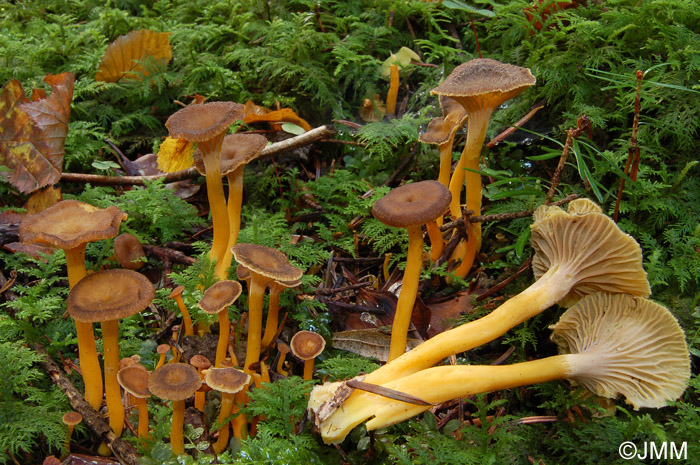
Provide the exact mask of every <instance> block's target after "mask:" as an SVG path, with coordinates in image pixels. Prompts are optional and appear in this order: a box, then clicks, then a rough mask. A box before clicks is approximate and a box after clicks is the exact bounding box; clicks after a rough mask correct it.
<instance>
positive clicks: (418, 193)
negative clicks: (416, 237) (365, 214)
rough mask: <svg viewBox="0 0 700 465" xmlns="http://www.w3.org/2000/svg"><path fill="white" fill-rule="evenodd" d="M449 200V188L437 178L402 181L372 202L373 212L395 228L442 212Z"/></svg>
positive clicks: (421, 222)
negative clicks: (432, 179)
mask: <svg viewBox="0 0 700 465" xmlns="http://www.w3.org/2000/svg"><path fill="white" fill-rule="evenodd" d="M451 200H452V194H450V190H449V189H448V188H447V187H445V186H443V185H442V184H441V183H439V182H438V181H420V182H414V183H411V184H404V185H403V186H401V187H397V188H396V189H393V190H392V191H391V192H389V193H388V194H387V195H385V196H384V197H382V198H381V199H379V200H377V201H376V202H374V205H373V206H372V214H373V215H374V216H375V218H377V219H378V220H379V221H381V222H382V223H384V224H386V225H389V226H394V227H396V228H406V227H408V226H417V225H421V224H425V223H429V222H430V221H433V220H435V219H436V218H438V217H439V216H440V215H442V214H443V213H444V212H445V210H446V209H447V207H448V206H449V205H450V201H451Z"/></svg>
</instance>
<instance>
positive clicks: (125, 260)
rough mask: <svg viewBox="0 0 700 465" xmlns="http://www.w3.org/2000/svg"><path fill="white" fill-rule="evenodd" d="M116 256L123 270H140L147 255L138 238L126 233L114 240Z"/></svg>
mask: <svg viewBox="0 0 700 465" xmlns="http://www.w3.org/2000/svg"><path fill="white" fill-rule="evenodd" d="M114 256H115V257H116V258H117V261H118V262H119V264H120V265H121V266H122V267H123V268H126V269H128V270H138V269H139V268H141V267H142V266H143V258H145V257H146V253H145V252H144V251H143V246H142V245H141V242H139V240H138V239H137V238H136V236H134V235H133V234H129V233H124V234H120V235H118V236H117V237H115V238H114Z"/></svg>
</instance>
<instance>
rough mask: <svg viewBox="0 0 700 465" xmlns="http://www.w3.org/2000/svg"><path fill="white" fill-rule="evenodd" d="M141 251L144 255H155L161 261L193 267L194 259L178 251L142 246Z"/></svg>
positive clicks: (147, 245) (154, 246)
mask: <svg viewBox="0 0 700 465" xmlns="http://www.w3.org/2000/svg"><path fill="white" fill-rule="evenodd" d="M143 250H144V251H146V253H149V254H153V255H157V256H158V257H159V258H160V259H161V260H162V259H163V258H167V259H168V260H170V261H172V262H177V263H181V264H183V265H187V266H190V265H194V258H192V257H188V256H187V255H185V254H184V253H182V252H180V251H179V250H173V249H168V248H166V247H159V246H157V245H149V244H143Z"/></svg>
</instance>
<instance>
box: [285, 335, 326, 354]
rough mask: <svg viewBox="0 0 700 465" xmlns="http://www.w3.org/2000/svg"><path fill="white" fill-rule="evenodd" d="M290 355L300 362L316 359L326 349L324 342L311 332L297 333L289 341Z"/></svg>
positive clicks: (321, 337) (319, 336)
mask: <svg viewBox="0 0 700 465" xmlns="http://www.w3.org/2000/svg"><path fill="white" fill-rule="evenodd" d="M289 347H290V348H291V349H292V353H293V354H294V355H295V356H296V357H297V358H299V359H301V360H304V361H306V360H311V359H312V358H316V357H318V356H319V355H320V354H321V352H323V349H325V348H326V340H325V339H323V336H321V335H320V334H318V333H314V332H313V331H299V332H298V333H296V334H295V335H294V337H292V340H291V341H289Z"/></svg>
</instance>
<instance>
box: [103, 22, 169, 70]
mask: <svg viewBox="0 0 700 465" xmlns="http://www.w3.org/2000/svg"><path fill="white" fill-rule="evenodd" d="M169 36H170V33H169V32H154V31H150V30H148V29H142V30H139V31H131V32H130V33H128V34H127V35H124V36H120V37H118V38H117V39H116V40H115V41H114V42H112V43H111V44H109V46H108V47H107V50H106V51H105V56H104V57H103V58H102V62H100V67H99V68H98V69H97V74H96V75H95V80H96V81H102V82H119V81H120V80H121V79H123V78H128V79H134V80H141V79H142V77H143V76H144V75H145V76H147V75H148V74H149V72H148V69H147V68H146V67H144V66H143V63H142V62H143V60H144V59H147V58H151V59H154V60H162V61H163V62H164V63H167V62H169V61H170V59H171V58H172V50H171V48H170V39H169Z"/></svg>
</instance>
